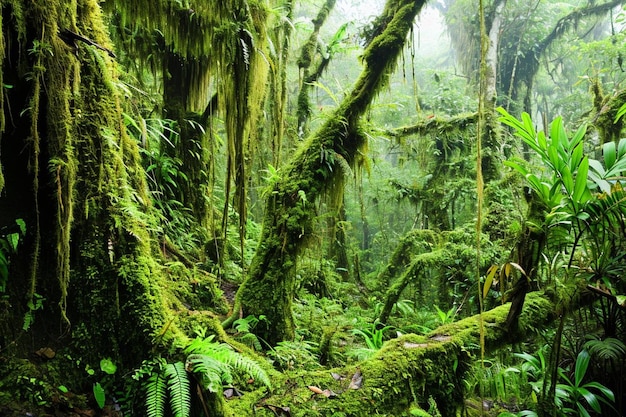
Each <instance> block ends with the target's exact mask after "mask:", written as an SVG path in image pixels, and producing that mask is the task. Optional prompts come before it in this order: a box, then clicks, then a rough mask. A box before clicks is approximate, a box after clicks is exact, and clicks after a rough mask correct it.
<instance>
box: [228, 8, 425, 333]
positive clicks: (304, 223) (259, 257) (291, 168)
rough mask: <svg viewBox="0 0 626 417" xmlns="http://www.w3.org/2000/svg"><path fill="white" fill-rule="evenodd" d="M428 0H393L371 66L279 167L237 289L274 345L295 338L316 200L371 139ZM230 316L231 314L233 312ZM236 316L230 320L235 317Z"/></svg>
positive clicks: (378, 28) (379, 25)
mask: <svg viewBox="0 0 626 417" xmlns="http://www.w3.org/2000/svg"><path fill="white" fill-rule="evenodd" d="M424 3H425V2H424V1H409V0H389V1H388V2H387V5H386V6H385V9H384V11H383V13H382V15H381V16H379V18H378V19H377V20H376V22H375V33H376V36H375V37H373V38H372V40H371V42H370V43H369V45H368V47H367V48H366V50H365V52H364V54H363V63H364V66H365V68H364V70H363V72H362V74H361V76H360V77H359V79H358V80H357V82H356V84H355V87H354V89H353V90H352V92H351V93H350V94H349V95H348V96H347V97H346V99H345V100H344V101H343V102H342V103H341V105H340V106H339V108H338V109H337V110H336V111H335V112H334V114H333V115H332V116H331V117H329V119H328V120H327V121H326V123H325V124H324V125H323V126H322V127H321V128H320V129H319V130H318V131H317V132H316V133H314V134H313V135H312V136H310V137H309V138H308V140H306V141H305V142H304V143H303V146H302V147H301V148H300V149H299V151H298V152H296V154H295V155H294V157H293V158H292V160H291V161H290V163H289V164H288V165H287V166H286V167H284V169H282V170H281V171H280V173H281V178H280V179H279V180H278V181H277V182H276V184H275V185H274V187H273V191H272V193H271V194H270V195H269V197H268V200H267V204H266V213H265V217H264V220H263V232H262V236H261V242H260V244H259V247H258V250H257V252H256V254H255V257H254V259H253V261H252V264H251V266H250V271H249V274H248V276H247V277H246V280H245V281H244V283H243V284H242V286H241V287H240V289H239V291H238V293H237V299H236V300H237V304H238V306H239V307H240V308H235V311H236V312H239V311H241V312H243V315H244V316H246V315H249V314H252V315H255V316H259V315H265V316H266V317H267V318H268V320H269V323H270V324H269V326H267V327H266V328H264V329H258V330H259V333H260V334H259V336H261V337H263V338H264V339H265V340H266V341H268V342H269V343H270V344H272V345H275V344H276V343H277V342H279V341H281V340H287V339H292V338H293V336H294V321H293V317H292V310H291V306H292V300H293V297H294V291H295V287H296V285H295V275H294V267H295V265H296V262H297V257H298V254H299V252H300V250H301V249H302V247H303V246H304V244H305V243H306V241H307V238H309V237H310V235H311V233H312V223H313V218H314V216H315V211H314V207H313V206H314V204H313V202H314V200H315V199H316V198H318V197H319V196H320V195H321V194H322V193H323V192H324V191H325V190H327V189H328V188H329V187H330V186H331V184H333V179H334V178H335V177H336V176H337V175H345V172H343V170H342V169H341V167H342V164H345V163H346V162H347V163H348V164H352V163H353V162H354V160H355V157H356V155H357V151H358V149H359V148H360V147H361V146H362V145H363V143H364V142H365V137H364V136H363V135H362V134H361V133H360V131H359V126H358V122H359V119H360V117H361V116H362V115H363V114H364V112H365V111H366V110H367V108H368V106H369V105H370V103H371V101H372V99H373V98H374V96H375V94H376V93H377V92H378V91H380V89H381V87H382V86H383V85H384V84H385V83H386V81H387V75H388V74H389V72H390V71H391V70H392V69H393V67H394V66H395V63H396V59H397V57H398V56H399V54H400V52H401V51H402V48H403V47H404V44H405V41H406V37H407V35H408V33H409V31H410V29H411V28H412V26H413V21H414V19H415V17H416V15H417V13H418V12H419V11H420V10H421V8H422V7H423V5H424ZM234 317H235V316H234V315H233V317H231V320H230V321H232V319H234ZM230 321H227V322H226V323H225V324H226V325H228V324H229V322H230Z"/></svg>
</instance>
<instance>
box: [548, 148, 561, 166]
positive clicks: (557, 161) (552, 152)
mask: <svg viewBox="0 0 626 417" xmlns="http://www.w3.org/2000/svg"><path fill="white" fill-rule="evenodd" d="M548 158H549V160H548V161H546V162H548V163H549V164H550V166H551V167H552V169H553V170H554V171H560V165H561V158H559V153H558V151H557V149H556V147H555V146H549V147H548Z"/></svg>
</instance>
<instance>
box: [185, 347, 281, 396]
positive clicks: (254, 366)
mask: <svg viewBox="0 0 626 417" xmlns="http://www.w3.org/2000/svg"><path fill="white" fill-rule="evenodd" d="M212 339H213V338H212V337H209V338H205V339H202V338H196V339H195V340H194V341H193V342H191V344H190V345H189V347H188V348H187V349H185V352H186V353H188V354H190V355H189V358H188V359H187V362H188V364H189V365H191V366H192V369H193V367H194V366H195V365H196V364H198V362H201V358H199V357H196V356H206V357H209V358H211V359H212V360H215V361H217V362H219V363H221V364H222V365H225V366H227V367H228V372H227V373H226V372H223V373H222V376H223V377H225V379H221V380H220V381H219V384H223V383H231V382H232V373H231V371H233V370H234V371H235V372H238V373H242V374H247V375H249V376H251V377H252V378H253V379H254V380H256V381H259V382H261V383H262V384H263V385H265V386H266V387H268V388H270V389H271V386H272V384H271V382H270V380H269V377H268V376H267V373H266V372H265V371H264V370H263V368H261V366H260V365H259V364H258V363H257V362H255V361H254V360H252V359H250V358H248V357H246V356H243V355H242V354H240V353H238V352H235V351H234V350H233V349H232V348H231V347H230V346H229V345H227V344H225V343H216V342H213V341H212ZM190 359H191V360H190ZM187 369H188V370H189V367H187ZM210 369H211V368H210ZM193 372H194V373H195V372H201V371H196V370H194V371H193ZM213 376H214V374H211V375H205V377H208V378H210V377H213ZM216 382H217V381H216ZM207 386H208V385H207Z"/></svg>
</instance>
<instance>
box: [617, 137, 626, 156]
mask: <svg viewBox="0 0 626 417" xmlns="http://www.w3.org/2000/svg"><path fill="white" fill-rule="evenodd" d="M624 155H626V138H622V139H620V140H619V142H617V157H618V158H621V157H622V156H624Z"/></svg>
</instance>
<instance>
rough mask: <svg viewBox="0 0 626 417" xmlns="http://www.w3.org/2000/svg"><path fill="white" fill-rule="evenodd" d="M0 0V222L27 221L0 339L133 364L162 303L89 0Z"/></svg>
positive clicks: (144, 205)
mask: <svg viewBox="0 0 626 417" xmlns="http://www.w3.org/2000/svg"><path fill="white" fill-rule="evenodd" d="M0 5H1V6H2V34H3V39H2V41H3V42H2V45H1V46H2V48H1V50H0V53H2V76H3V82H4V83H5V86H6V87H10V88H5V90H4V96H5V101H4V102H3V108H2V114H3V115H4V118H5V120H6V121H7V122H6V123H5V124H4V125H3V126H2V153H1V159H0V161H1V164H2V171H3V173H4V177H5V179H6V186H5V188H4V190H3V192H2V196H1V197H0V200H1V201H2V203H1V206H2V207H11V209H10V210H7V211H4V210H3V211H2V212H1V213H0V223H1V224H2V225H5V224H11V223H12V222H14V221H15V219H16V218H21V219H23V220H24V222H25V224H26V229H27V231H26V235H25V237H24V238H23V240H22V243H21V244H20V246H19V248H18V252H17V253H16V254H14V255H13V256H12V257H11V264H10V268H9V271H8V277H7V287H6V293H5V294H2V295H6V296H8V297H6V298H5V297H3V300H4V301H3V303H6V304H5V309H4V311H3V313H6V314H2V315H0V322H1V325H0V326H1V328H2V329H3V331H2V332H1V336H0V343H1V344H2V346H3V347H5V346H10V347H11V350H12V353H15V354H17V355H27V354H29V353H30V352H32V351H33V350H36V349H39V348H41V347H51V348H53V349H57V348H59V347H61V346H63V345H66V344H67V343H69V341H70V340H71V341H72V345H73V346H75V347H77V350H78V352H79V353H77V355H78V356H79V358H80V360H82V361H83V363H92V364H93V363H95V361H97V360H99V359H101V358H103V357H107V356H109V357H112V358H117V359H120V360H122V361H124V362H125V363H127V364H128V363H133V364H134V363H136V362H137V361H138V360H140V359H142V358H143V357H144V355H145V352H147V351H148V350H149V349H150V347H151V346H152V343H153V339H152V338H153V335H154V334H155V333H157V332H158V330H159V329H160V328H161V326H162V325H163V323H164V319H165V318H164V311H163V310H164V308H163V307H164V305H163V303H162V301H161V295H160V290H159V286H158V282H159V280H158V276H159V274H158V273H159V271H158V267H157V266H156V264H155V263H154V261H153V258H152V254H151V241H150V236H149V235H148V234H147V232H146V230H147V229H148V226H149V225H148V221H149V220H148V219H149V217H148V216H147V215H146V213H147V212H149V210H150V206H149V197H148V194H147V187H146V184H145V173H144V171H143V169H142V168H141V165H140V158H139V153H138V147H137V144H136V143H134V141H133V140H131V138H130V137H129V136H128V135H127V134H126V132H125V128H124V124H123V123H122V121H123V113H122V104H123V103H122V102H123V99H122V97H120V95H119V94H118V92H117V90H116V87H115V85H116V83H117V82H118V80H117V73H116V69H115V66H114V64H113V61H112V59H111V58H110V57H109V55H110V54H112V52H110V48H111V46H110V45H109V43H110V42H109V40H108V35H107V33H106V29H105V28H106V25H105V24H104V21H103V19H102V17H101V14H100V6H99V2H98V1H97V0H77V1H73V2H65V1H60V0H33V1H29V2H23V1H12V0H11V1H2V2H0ZM76 35H80V36H82V37H83V38H86V39H88V40H91V41H92V42H93V43H94V44H96V46H93V45H92V44H90V43H89V42H85V41H84V40H81V39H80V38H79V37H78V36H76ZM107 50H108V51H109V52H107ZM8 306H11V308H6V307H8ZM70 338H71V339H70ZM77 359H78V358H77ZM92 361H94V362H92Z"/></svg>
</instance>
